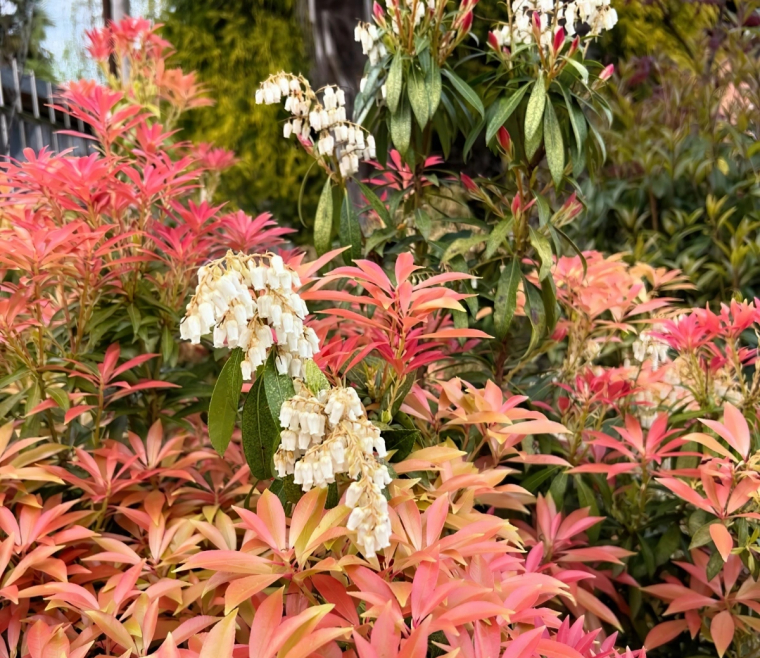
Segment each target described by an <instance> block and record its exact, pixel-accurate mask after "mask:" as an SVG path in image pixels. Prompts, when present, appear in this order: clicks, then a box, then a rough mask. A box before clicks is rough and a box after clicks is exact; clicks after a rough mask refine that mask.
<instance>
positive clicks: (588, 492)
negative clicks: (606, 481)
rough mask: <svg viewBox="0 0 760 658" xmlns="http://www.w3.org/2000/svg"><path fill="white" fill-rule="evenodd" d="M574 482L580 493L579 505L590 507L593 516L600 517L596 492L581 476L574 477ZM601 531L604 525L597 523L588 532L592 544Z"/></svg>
mask: <svg viewBox="0 0 760 658" xmlns="http://www.w3.org/2000/svg"><path fill="white" fill-rule="evenodd" d="M573 480H574V481H575V489H576V491H577V492H578V504H579V505H580V506H581V507H588V508H589V513H590V515H591V516H599V506H598V505H597V504H596V496H594V490H593V489H592V488H591V487H589V486H588V485H587V484H586V483H585V482H584V481H583V477H582V476H581V475H574V476H573ZM601 530H602V524H601V523H597V524H596V525H594V526H591V527H590V528H589V529H588V530H587V531H586V534H587V535H588V538H589V540H590V541H591V542H592V543H593V542H595V541H596V540H597V538H598V537H599V533H600V532H601Z"/></svg>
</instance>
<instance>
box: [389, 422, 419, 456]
mask: <svg viewBox="0 0 760 658" xmlns="http://www.w3.org/2000/svg"><path fill="white" fill-rule="evenodd" d="M381 434H382V437H383V439H384V440H385V448H386V450H388V451H390V450H395V451H396V452H395V453H394V454H393V455H392V456H391V458H390V461H391V462H400V461H403V460H404V459H406V458H407V457H408V456H409V453H411V452H412V449H413V448H414V443H415V441H417V440H418V439H419V438H420V437H421V436H422V435H421V434H420V431H419V430H417V429H390V430H383V432H381Z"/></svg>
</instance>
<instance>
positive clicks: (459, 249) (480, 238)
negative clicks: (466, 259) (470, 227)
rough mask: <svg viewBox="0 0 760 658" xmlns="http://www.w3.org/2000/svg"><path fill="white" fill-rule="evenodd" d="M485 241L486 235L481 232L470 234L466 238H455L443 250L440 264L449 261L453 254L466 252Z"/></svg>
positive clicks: (457, 254)
mask: <svg viewBox="0 0 760 658" xmlns="http://www.w3.org/2000/svg"><path fill="white" fill-rule="evenodd" d="M485 241H486V236H485V235H482V234H479V235H471V236H469V237H467V238H457V239H456V240H454V241H453V242H452V243H451V244H450V245H449V246H448V247H446V251H445V252H443V256H442V257H441V265H443V264H444V263H446V262H448V261H450V260H451V259H452V258H454V257H455V256H459V255H460V254H464V253H467V252H468V251H469V250H470V249H472V248H473V247H476V246H477V245H479V244H481V243H483V242H485Z"/></svg>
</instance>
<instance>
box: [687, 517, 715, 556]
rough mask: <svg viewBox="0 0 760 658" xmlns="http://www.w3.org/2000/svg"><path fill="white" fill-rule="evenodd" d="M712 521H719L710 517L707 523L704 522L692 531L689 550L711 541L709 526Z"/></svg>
mask: <svg viewBox="0 0 760 658" xmlns="http://www.w3.org/2000/svg"><path fill="white" fill-rule="evenodd" d="M714 523H720V522H719V521H718V520H717V519H712V520H711V521H710V522H709V523H705V524H704V525H702V526H700V527H699V529H698V530H697V531H696V532H695V533H694V535H693V536H692V538H691V543H690V544H689V550H690V551H691V550H694V549H695V548H699V547H700V546H705V545H707V544H709V543H710V542H711V541H712V535H710V526H711V525H713V524H714Z"/></svg>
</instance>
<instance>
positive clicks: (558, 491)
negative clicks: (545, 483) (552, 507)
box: [549, 473, 568, 510]
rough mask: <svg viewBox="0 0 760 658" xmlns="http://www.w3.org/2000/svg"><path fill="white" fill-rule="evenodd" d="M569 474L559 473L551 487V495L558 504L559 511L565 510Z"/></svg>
mask: <svg viewBox="0 0 760 658" xmlns="http://www.w3.org/2000/svg"><path fill="white" fill-rule="evenodd" d="M567 481H568V476H567V473H559V474H558V475H557V476H556V477H555V478H554V479H553V480H552V483H551V485H550V487H549V493H550V494H551V495H552V498H553V499H554V502H555V503H557V508H558V509H560V510H561V509H563V507H564V500H565V491H566V490H567Z"/></svg>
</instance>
